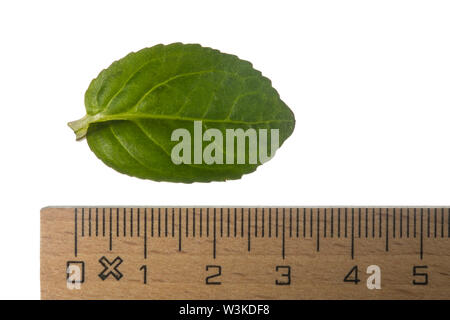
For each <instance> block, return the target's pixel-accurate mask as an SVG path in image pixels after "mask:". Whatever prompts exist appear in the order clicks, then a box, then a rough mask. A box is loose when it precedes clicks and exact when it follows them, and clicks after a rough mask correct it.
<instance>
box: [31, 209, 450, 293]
mask: <svg viewBox="0 0 450 320" xmlns="http://www.w3.org/2000/svg"><path fill="white" fill-rule="evenodd" d="M75 208H121V209H123V208H125V209H128V208H182V209H195V208H246V209H259V208H304V209H328V208H329V209H331V208H341V209H342V208H361V209H363V208H367V209H393V208H408V209H414V208H421V209H435V208H442V209H450V206H354V205H352V206H341V205H339V206H269V205H267V206H266V205H257V206H230V205H226V206H220V205H219V206H193V205H191V206H180V205H178V206H158V205H153V206H146V205H140V206H104V205H102V206H92V205H91V206H83V205H77V206H71V205H67V206H58V205H55V206H45V207H42V208H41V209H40V219H39V222H40V223H39V224H40V226H39V275H40V276H39V289H40V290H39V298H40V300H50V299H48V298H46V297H44V296H43V293H44V292H46V291H45V289H44V286H43V285H42V284H43V277H42V273H43V270H42V268H41V264H42V262H41V259H42V256H43V255H42V241H43V239H42V234H43V232H42V231H43V225H44V224H43V223H42V220H43V216H44V215H45V214H46V212H47V211H48V210H54V209H75ZM449 299H450V298H449ZM57 300H59V299H58V298H57ZM364 300H365V299H364ZM394 300H397V299H394ZM419 300H420V299H419ZM410 301H417V300H416V299H411V300H410Z"/></svg>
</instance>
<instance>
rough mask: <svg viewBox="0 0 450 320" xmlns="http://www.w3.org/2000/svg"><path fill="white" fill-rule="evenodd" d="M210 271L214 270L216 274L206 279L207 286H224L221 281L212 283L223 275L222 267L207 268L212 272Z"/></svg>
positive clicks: (209, 266)
mask: <svg viewBox="0 0 450 320" xmlns="http://www.w3.org/2000/svg"><path fill="white" fill-rule="evenodd" d="M210 270H214V271H215V272H216V273H214V274H212V275H209V276H207V277H206V280H205V282H206V284H212V285H220V284H222V282H220V281H211V279H214V278H217V277H220V276H221V275H222V267H221V266H213V265H208V266H206V271H210Z"/></svg>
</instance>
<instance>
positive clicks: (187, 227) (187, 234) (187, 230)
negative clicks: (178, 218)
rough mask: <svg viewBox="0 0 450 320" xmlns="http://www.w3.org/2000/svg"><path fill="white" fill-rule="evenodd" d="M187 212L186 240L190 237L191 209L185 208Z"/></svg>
mask: <svg viewBox="0 0 450 320" xmlns="http://www.w3.org/2000/svg"><path fill="white" fill-rule="evenodd" d="M185 212H186V238H188V237H189V208H185Z"/></svg>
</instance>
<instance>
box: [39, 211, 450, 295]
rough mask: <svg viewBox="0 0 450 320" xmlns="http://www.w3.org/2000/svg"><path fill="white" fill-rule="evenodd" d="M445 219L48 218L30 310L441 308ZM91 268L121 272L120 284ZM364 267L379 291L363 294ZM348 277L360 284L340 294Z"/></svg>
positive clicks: (402, 215) (227, 214) (417, 215)
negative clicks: (163, 304)
mask: <svg viewBox="0 0 450 320" xmlns="http://www.w3.org/2000/svg"><path fill="white" fill-rule="evenodd" d="M152 217H153V218H152ZM214 217H215V219H214ZM145 218H147V219H145ZM449 218H450V214H449V209H448V208H81V207H79V208H55V207H49V208H44V209H42V211H41V298H42V299H449V297H450V223H449ZM75 219H76V223H75ZM193 226H195V228H194V227H193ZM214 239H215V240H214ZM180 249H181V250H180ZM102 257H104V258H106V260H108V261H109V262H112V261H113V260H114V259H116V258H117V257H120V259H122V260H123V262H122V263H121V264H120V266H119V267H118V268H117V269H118V270H119V272H120V273H121V274H122V278H120V280H117V279H115V278H114V276H113V274H107V272H103V271H104V270H103V269H105V267H104V265H102V264H101V263H100V262H99V260H100V259H102ZM103 261H105V260H103ZM68 263H69V265H70V264H72V265H75V266H81V263H83V264H84V282H83V283H81V284H80V289H69V288H68V284H67V272H66V271H67V266H68ZM208 265H209V266H220V267H221V275H220V276H219V277H215V278H211V279H210V281H212V282H215V281H219V282H220V283H221V284H220V285H217V284H211V285H207V284H206V283H205V282H206V277H208V276H211V275H213V274H214V273H216V271H217V267H209V268H208V270H207V266H208ZM370 265H377V266H379V267H380V268H381V289H379V290H377V289H373V290H369V289H368V287H367V285H366V281H367V278H368V277H369V276H370V275H369V274H367V273H366V269H367V267H368V266H370ZM142 266H146V269H147V279H146V280H147V283H146V284H144V270H143V269H142ZM277 266H281V267H278V271H277ZM286 266H289V267H290V270H291V271H290V273H291V275H290V284H289V285H280V284H281V283H284V282H286V281H287V277H286V276H283V273H286V272H287V268H286ZM354 266H358V269H359V275H358V276H359V279H360V280H361V281H360V282H359V283H358V284H354V283H349V282H344V281H343V280H344V277H345V276H346V275H347V274H348V272H349V271H350V270H351V269H352V268H353V267H354ZM415 266H416V273H423V272H426V273H427V274H428V284H427V285H418V284H416V285H415V284H414V283H413V282H414V281H415V282H416V283H420V282H422V281H423V280H424V276H420V275H416V276H414V275H413V272H414V270H413V269H414V267H415ZM423 266H426V268H422V267H423ZM417 267H419V268H417ZM102 272H103V275H106V278H105V279H104V280H102V279H101V277H100V276H99V275H100V274H102ZM114 272H115V271H114ZM277 281H278V283H279V284H277Z"/></svg>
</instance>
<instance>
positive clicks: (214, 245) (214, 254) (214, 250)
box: [213, 208, 217, 259]
mask: <svg viewBox="0 0 450 320" xmlns="http://www.w3.org/2000/svg"><path fill="white" fill-rule="evenodd" d="M213 224H214V230H213V233H214V240H213V257H214V259H216V253H217V252H216V250H217V248H216V208H214V221H213Z"/></svg>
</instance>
